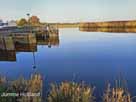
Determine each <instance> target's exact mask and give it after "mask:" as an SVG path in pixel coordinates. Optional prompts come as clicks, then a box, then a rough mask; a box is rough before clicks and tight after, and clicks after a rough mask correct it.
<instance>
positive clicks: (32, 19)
mask: <svg viewBox="0 0 136 102" xmlns="http://www.w3.org/2000/svg"><path fill="white" fill-rule="evenodd" d="M40 24H41V23H40V19H39V18H38V17H37V16H31V17H30V18H29V19H28V20H27V19H25V18H21V19H20V20H18V21H17V26H38V25H40Z"/></svg>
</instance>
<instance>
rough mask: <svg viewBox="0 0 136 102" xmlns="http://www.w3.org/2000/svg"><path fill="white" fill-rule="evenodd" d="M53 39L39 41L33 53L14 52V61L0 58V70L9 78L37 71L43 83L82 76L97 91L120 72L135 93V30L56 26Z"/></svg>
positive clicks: (80, 77)
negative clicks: (57, 31)
mask: <svg viewBox="0 0 136 102" xmlns="http://www.w3.org/2000/svg"><path fill="white" fill-rule="evenodd" d="M56 39H57V40H55V41H57V43H58V44H57V46H53V45H52V44H48V46H47V44H39V45H37V48H36V50H37V51H36V52H34V53H33V52H31V51H29V52H27V51H18V52H16V61H12V62H10V61H0V74H1V75H4V76H6V77H8V79H11V80H13V79H17V78H18V77H19V76H24V77H25V78H29V77H30V75H31V74H32V73H34V72H35V71H37V72H39V73H41V74H42V75H43V76H44V77H45V81H44V82H45V87H46V84H49V83H50V82H61V81H64V80H75V81H77V82H80V81H82V80H83V81H85V82H86V83H88V84H91V85H93V86H96V90H99V92H100V93H102V92H103V90H104V88H105V85H106V83H107V82H111V83H113V82H114V81H115V79H118V77H119V76H120V75H121V76H122V77H123V79H125V80H126V81H127V85H126V87H127V88H128V89H129V90H130V92H131V93H132V94H135V95H136V34H135V33H103V32H80V31H79V30H78V29H60V31H59V37H58V38H56ZM53 43H55V42H53ZM54 45H55V44H54ZM33 54H34V56H33ZM1 56H2V55H0V57H1ZM34 60H35V65H36V69H33V64H34ZM120 73H121V74H120Z"/></svg>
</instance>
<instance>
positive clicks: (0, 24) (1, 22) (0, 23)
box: [0, 19, 4, 27]
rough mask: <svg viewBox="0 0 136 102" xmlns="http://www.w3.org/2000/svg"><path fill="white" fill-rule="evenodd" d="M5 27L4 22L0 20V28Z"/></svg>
mask: <svg viewBox="0 0 136 102" xmlns="http://www.w3.org/2000/svg"><path fill="white" fill-rule="evenodd" d="M3 25H4V23H3V21H2V20H1V19H0V27H2V26H3Z"/></svg>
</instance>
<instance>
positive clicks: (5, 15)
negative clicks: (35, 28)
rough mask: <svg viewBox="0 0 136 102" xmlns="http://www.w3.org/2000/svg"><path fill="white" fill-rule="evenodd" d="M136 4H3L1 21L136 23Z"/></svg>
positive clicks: (5, 0)
mask: <svg viewBox="0 0 136 102" xmlns="http://www.w3.org/2000/svg"><path fill="white" fill-rule="evenodd" d="M135 10H136V0H0V13H1V14H0V19H4V20H11V19H18V18H21V17H26V13H30V14H31V15H37V16H39V17H40V18H41V21H44V22H78V21H103V20H104V21H108V20H129V19H136V13H135Z"/></svg>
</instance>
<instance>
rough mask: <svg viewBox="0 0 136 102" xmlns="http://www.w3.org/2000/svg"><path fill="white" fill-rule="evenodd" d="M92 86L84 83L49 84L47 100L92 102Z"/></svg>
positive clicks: (56, 101)
mask: <svg viewBox="0 0 136 102" xmlns="http://www.w3.org/2000/svg"><path fill="white" fill-rule="evenodd" d="M93 92H94V88H92V87H90V86H87V85H85V84H84V83H75V82H62V83H61V84H60V85H57V84H51V90H50V92H49V95H48V102H94V96H93Z"/></svg>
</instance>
